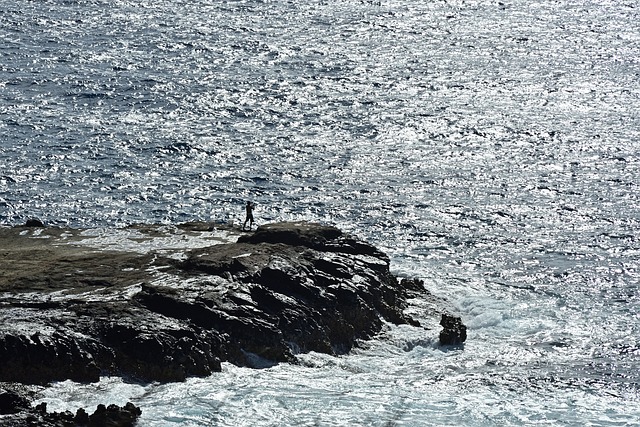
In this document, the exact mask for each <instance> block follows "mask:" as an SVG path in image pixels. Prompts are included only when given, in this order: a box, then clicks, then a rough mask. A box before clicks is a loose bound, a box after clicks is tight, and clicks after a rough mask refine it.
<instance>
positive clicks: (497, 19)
mask: <svg viewBox="0 0 640 427" xmlns="http://www.w3.org/2000/svg"><path fill="white" fill-rule="evenodd" d="M639 22H640V2H638V1H637V0H630V1H621V0H620V1H618V0H598V1H595V0H594V1H591V0H540V1H523V0H502V1H493V0H492V1H489V0H476V1H474V0H470V1H463V0H426V1H425V0H422V1H418V0H380V1H360V0H358V1H355V0H339V1H338V0H300V1H296V2H294V1H285V0H271V1H269V0H262V1H258V0H227V1H213V0H194V1H189V2H187V1H179V0H154V1H147V0H139V1H131V0H38V1H28V0H11V1H9V0H0V224H3V225H18V224H22V223H24V222H25V221H26V219H28V218H32V217H37V218H39V219H41V220H42V221H44V222H45V223H47V224H49V225H53V226H72V227H87V228H94V227H96V228H97V227H106V228H119V227H124V226H126V225H129V224H133V223H163V224H176V223H180V222H185V221H192V220H199V221H211V222H220V223H239V222H242V220H243V218H244V211H243V206H244V203H245V202H246V201H247V200H252V201H254V202H255V203H256V204H257V208H256V210H255V213H254V214H255V217H256V221H257V223H258V224H261V223H267V222H272V221H280V220H309V221H319V222H323V223H328V224H333V225H336V226H338V227H340V228H341V229H343V230H345V231H347V232H349V233H352V234H354V235H356V236H358V237H360V238H362V239H364V240H367V241H369V242H371V243H373V244H375V245H376V246H378V247H379V248H381V249H382V250H383V251H385V252H386V253H388V254H389V256H390V258H391V268H392V271H393V272H394V273H395V274H396V275H398V276H399V277H418V278H421V279H423V280H424V281H425V286H426V288H427V290H428V291H429V292H431V293H432V294H434V295H436V296H437V297H439V298H442V299H443V300H444V301H445V302H443V305H444V306H445V307H446V308H447V309H448V310H450V311H452V312H455V313H457V314H459V315H460V316H461V317H462V318H463V321H464V322H465V324H467V326H468V327H469V336H468V340H467V342H466V343H465V345H464V347H462V348H453V349H447V348H441V347H439V346H438V345H437V334H438V332H439V329H438V327H437V325H434V326H433V327H432V328H430V329H429V330H425V329H422V328H415V327H409V326H393V325H388V326H387V327H386V328H385V330H384V331H383V332H382V333H381V334H380V335H379V336H378V337H376V338H375V339H373V340H371V341H368V342H364V343H362V345H361V346H360V347H359V348H358V349H356V350H354V351H353V352H351V353H350V354H348V355H346V356H340V357H333V356H328V355H323V354H316V353H311V354H305V355H300V362H301V363H300V364H299V365H295V366H294V365H286V364H281V365H277V366H275V367H266V368H265V369H248V368H240V367H236V366H233V365H229V364H224V365H223V372H221V373H218V374H214V375H212V376H210V377H208V378H192V379H189V380H188V381H186V382H185V383H178V384H162V385H161V384H131V383H127V382H125V381H123V380H121V379H119V378H108V377H105V378H103V380H102V381H101V382H100V383H98V384H75V383H71V382H62V383H58V384H55V385H54V386H53V387H52V388H51V389H48V390H46V391H44V392H43V393H42V396H40V399H41V400H42V401H47V402H48V403H49V406H48V408H49V410H58V411H59V410H65V409H69V410H72V411H75V409H77V408H78V407H80V406H84V407H87V408H89V409H91V408H92V407H94V406H95V405H97V404H98V403H117V404H120V405H122V404H124V403H125V402H127V401H132V402H133V403H135V404H136V405H138V406H140V407H141V408H142V410H143V415H142V417H141V419H140V422H139V426H141V427H147V426H153V427H160V426H211V425H214V426H233V427H240V426H285V425H286V426H288V425H291V426H354V425H362V426H442V425H452V426H453V425H455V426H494V425H501V426H502V425H513V426H520V425H554V426H555V425H566V426H584V425H589V426H633V425H638V424H640V291H639V287H640V272H639V264H640V263H639V261H640V211H639V209H638V206H639V198H640V114H639V113H640V26H639V24H638V23H639ZM411 310H412V312H413V313H414V314H415V316H416V318H418V319H423V321H424V322H425V324H427V325H430V323H429V319H430V317H429V315H428V313H429V310H430V306H429V304H428V302H427V301H426V300H419V299H417V300H415V301H413V302H412V307H411ZM432 323H433V322H432Z"/></svg>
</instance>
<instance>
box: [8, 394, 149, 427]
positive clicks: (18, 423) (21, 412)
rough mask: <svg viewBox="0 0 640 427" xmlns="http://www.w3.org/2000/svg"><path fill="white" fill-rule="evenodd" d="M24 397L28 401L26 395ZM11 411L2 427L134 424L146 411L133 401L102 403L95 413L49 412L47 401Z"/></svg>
mask: <svg viewBox="0 0 640 427" xmlns="http://www.w3.org/2000/svg"><path fill="white" fill-rule="evenodd" d="M0 398H2V394H1V393H0ZM20 398H21V399H23V400H25V401H28V400H27V399H26V398H24V397H23V396H20ZM8 414H11V415H8V416H4V417H0V426H1V427H5V426H6V427H33V426H38V427H133V426H134V425H136V422H137V420H138V418H139V417H140V415H142V410H141V409H140V408H138V407H137V406H135V405H134V404H133V403H131V402H129V403H127V404H126V405H124V406H122V407H120V406H118V405H109V406H105V405H102V404H101V405H98V407H97V408H96V410H95V411H94V412H93V413H92V414H91V415H89V413H87V411H86V410H85V409H84V408H79V409H78V410H77V411H76V413H75V414H74V413H73V412H71V411H65V412H47V404H46V403H41V404H39V405H36V406H35V407H33V408H32V407H31V406H30V405H29V406H28V407H24V406H20V407H15V408H14V410H13V411H12V412H9V413H8ZM0 415H2V414H0Z"/></svg>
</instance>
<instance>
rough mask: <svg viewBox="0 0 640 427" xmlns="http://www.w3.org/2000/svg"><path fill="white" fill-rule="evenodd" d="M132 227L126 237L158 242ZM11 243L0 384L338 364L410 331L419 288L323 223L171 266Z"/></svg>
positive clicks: (152, 258)
mask: <svg viewBox="0 0 640 427" xmlns="http://www.w3.org/2000/svg"><path fill="white" fill-rule="evenodd" d="M135 230H138V231H139V233H142V237H140V236H137V237H136V239H138V240H139V241H143V240H144V239H152V238H155V237H156V236H162V235H163V234H162V231H161V230H160V229H159V228H158V227H156V228H154V227H153V226H144V227H137V228H135ZM203 230H204V231H203ZM211 230H212V227H210V226H209V225H203V224H191V225H184V226H183V227H182V228H180V229H179V230H178V231H175V232H174V233H207V232H210V231H211ZM3 233H4V234H3ZM20 233H22V232H21V231H16V232H12V230H11V229H0V239H2V238H3V236H6V237H5V240H3V241H2V242H8V243H7V244H6V245H5V244H3V245H2V247H3V248H6V250H5V249H3V251H2V252H0V270H2V271H5V272H6V274H5V275H4V276H0V291H2V292H3V293H0V318H2V319H5V320H3V323H2V324H1V325H0V360H2V363H0V381H2V380H5V381H16V382H22V383H33V384H46V383H48V382H50V381H55V380H64V379H73V380H76V381H96V380H97V379H98V378H99V376H100V375H102V374H110V375H125V376H129V377H132V378H136V379H140V380H143V381H163V382H166V381H182V380H184V379H185V378H187V377H189V376H204V375H209V374H211V373H212V372H216V371H219V370H220V369H221V362H223V361H227V362H232V363H235V364H238V365H246V366H254V363H255V362H256V356H258V359H259V358H261V359H262V360H264V359H267V360H271V361H273V362H293V361H295V360H296V356H295V355H296V353H298V352H307V351H318V352H325V353H330V354H342V353H345V352H347V351H349V350H350V349H351V348H353V346H354V345H356V343H357V342H358V340H361V339H367V338H370V337H372V336H373V335H374V334H376V333H377V332H378V331H380V329H381V328H382V326H383V323H384V321H389V322H393V323H410V324H414V325H417V324H418V323H417V322H415V321H414V320H413V319H411V318H410V317H409V316H407V315H406V314H405V313H404V310H405V308H406V307H407V302H406V300H407V297H408V296H410V295H415V294H417V293H420V292H421V289H422V291H424V289H423V286H422V283H421V282H415V281H408V280H403V281H402V282H400V283H399V282H398V280H397V279H396V278H395V277H394V276H393V275H392V274H391V272H390V271H389V258H388V257H387V256H386V255H385V254H384V253H382V252H380V251H379V250H378V249H376V248H375V247H373V246H371V245H369V244H367V243H365V242H362V241H359V240H357V239H355V238H353V237H351V236H348V235H345V234H344V233H342V232H341V231H340V230H338V229H337V228H335V227H330V226H323V225H319V224H310V223H280V224H269V225H265V226H261V227H259V228H258V229H257V231H256V232H255V233H253V234H247V235H242V237H240V238H239V239H238V242H237V243H225V244H215V245H209V246H204V247H200V248H198V249H193V250H188V251H186V252H184V253H183V254H181V255H180V256H177V257H164V256H163V255H162V252H161V251H157V252H153V253H137V252H135V251H128V252H125V251H122V250H120V251H116V250H109V251H107V250H102V251H92V250H89V249H86V248H83V247H82V246H81V245H74V244H71V243H69V242H72V243H73V242H75V241H77V240H79V239H81V238H82V236H81V234H82V233H80V232H77V231H74V230H68V229H54V228H47V229H45V230H43V231H42V232H41V233H42V234H43V235H46V236H48V237H50V239H41V238H39V239H29V238H28V236H27V237H25V236H23V235H22V234H20ZM61 236H64V244H63V242H62V237H61ZM38 237H41V236H40V235H39V236H38ZM21 239H22V240H21ZM74 239H76V240H74ZM12 245H13V246H12ZM201 246H202V245H201ZM24 251H28V254H29V257H31V258H25V252H24ZM32 261H33V262H32ZM67 415H68V414H67ZM67 415H65V417H66V416H67Z"/></svg>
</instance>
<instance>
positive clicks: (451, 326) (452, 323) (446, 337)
mask: <svg viewBox="0 0 640 427" xmlns="http://www.w3.org/2000/svg"><path fill="white" fill-rule="evenodd" d="M440 325H442V331H441V332H440V344H441V345H460V344H462V343H464V342H465V341H466V340H467V327H466V326H465V325H463V324H462V319H461V318H460V317H456V316H451V315H449V314H446V313H443V314H442V318H441V319H440Z"/></svg>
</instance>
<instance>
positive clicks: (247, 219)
mask: <svg viewBox="0 0 640 427" xmlns="http://www.w3.org/2000/svg"><path fill="white" fill-rule="evenodd" d="M255 207H256V205H254V204H253V203H251V202H247V205H246V206H245V210H246V211H247V216H246V217H245V219H244V224H243V225H242V230H244V229H245V227H246V226H247V222H248V223H249V230H251V227H252V226H253V210H254V209H255Z"/></svg>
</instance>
